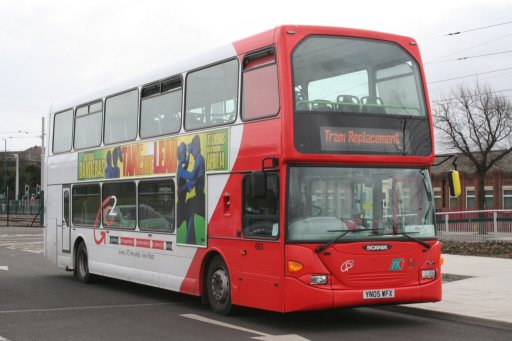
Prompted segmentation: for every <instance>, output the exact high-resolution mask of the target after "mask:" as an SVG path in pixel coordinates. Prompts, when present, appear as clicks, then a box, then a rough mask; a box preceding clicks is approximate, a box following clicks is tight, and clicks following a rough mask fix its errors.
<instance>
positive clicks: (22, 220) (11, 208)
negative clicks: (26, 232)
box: [0, 199, 42, 226]
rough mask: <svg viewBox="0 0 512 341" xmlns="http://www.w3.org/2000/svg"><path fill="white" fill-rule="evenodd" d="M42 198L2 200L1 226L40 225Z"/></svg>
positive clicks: (0, 211)
mask: <svg viewBox="0 0 512 341" xmlns="http://www.w3.org/2000/svg"><path fill="white" fill-rule="evenodd" d="M41 203H42V200H40V199H35V200H0V226H2V225H3V226H6V225H7V226H9V225H12V226H40V225H41V217H40V215H41V212H42V208H41Z"/></svg>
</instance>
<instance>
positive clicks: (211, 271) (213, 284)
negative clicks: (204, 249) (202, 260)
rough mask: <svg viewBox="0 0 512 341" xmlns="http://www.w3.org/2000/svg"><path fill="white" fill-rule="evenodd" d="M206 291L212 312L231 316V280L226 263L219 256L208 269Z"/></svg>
mask: <svg viewBox="0 0 512 341" xmlns="http://www.w3.org/2000/svg"><path fill="white" fill-rule="evenodd" d="M206 290H207V293H208V302H209V303H210V307H211V308H212V310H213V311H214V312H216V313H218V314H222V315H229V313H230V312H231V309H232V304H231V280H230V277H229V271H228V268H227V266H226V263H225V262H224V261H223V260H222V258H220V257H218V256H217V257H215V258H214V259H213V260H212V261H211V262H210V266H209V267H208V275H207V277H206Z"/></svg>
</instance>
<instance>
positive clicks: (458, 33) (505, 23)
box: [418, 21, 512, 42]
mask: <svg viewBox="0 0 512 341" xmlns="http://www.w3.org/2000/svg"><path fill="white" fill-rule="evenodd" d="M508 24H512V21H507V22H503V23H499V24H494V25H488V26H482V27H477V28H472V29H469V30H464V31H457V32H450V33H446V34H443V35H439V36H434V37H429V38H425V39H421V38H420V39H418V41H420V42H421V41H427V40H432V39H437V38H444V37H453V36H460V35H462V34H464V33H468V32H473V31H479V30H485V29H488V28H492V27H497V26H502V25H508Z"/></svg>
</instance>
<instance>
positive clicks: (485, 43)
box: [425, 33, 512, 64]
mask: <svg viewBox="0 0 512 341" xmlns="http://www.w3.org/2000/svg"><path fill="white" fill-rule="evenodd" d="M510 36H512V33H510V34H505V35H504V36H501V37H498V38H496V39H491V40H488V41H486V42H484V43H481V44H477V45H473V46H470V47H468V48H465V49H463V50H459V51H457V52H453V53H450V54H447V55H444V56H442V57H439V58H436V59H434V60H432V61H430V62H426V63H425V64H431V63H434V62H437V61H439V60H442V59H443V58H447V57H451V56H454V55H456V54H458V53H461V52H465V51H468V50H472V49H474V48H477V47H480V46H483V45H487V44H490V43H493V42H495V41H497V40H500V39H503V38H507V37H510Z"/></svg>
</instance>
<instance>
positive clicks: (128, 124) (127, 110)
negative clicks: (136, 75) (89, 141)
mask: <svg viewBox="0 0 512 341" xmlns="http://www.w3.org/2000/svg"><path fill="white" fill-rule="evenodd" d="M138 102H139V94H138V91H137V90H132V91H129V92H125V93H123V94H120V95H116V96H112V97H109V98H107V100H106V104H105V132H104V138H103V139H104V140H103V141H104V142H105V144H112V143H117V142H124V141H130V140H135V137H136V136H137V111H138Z"/></svg>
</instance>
